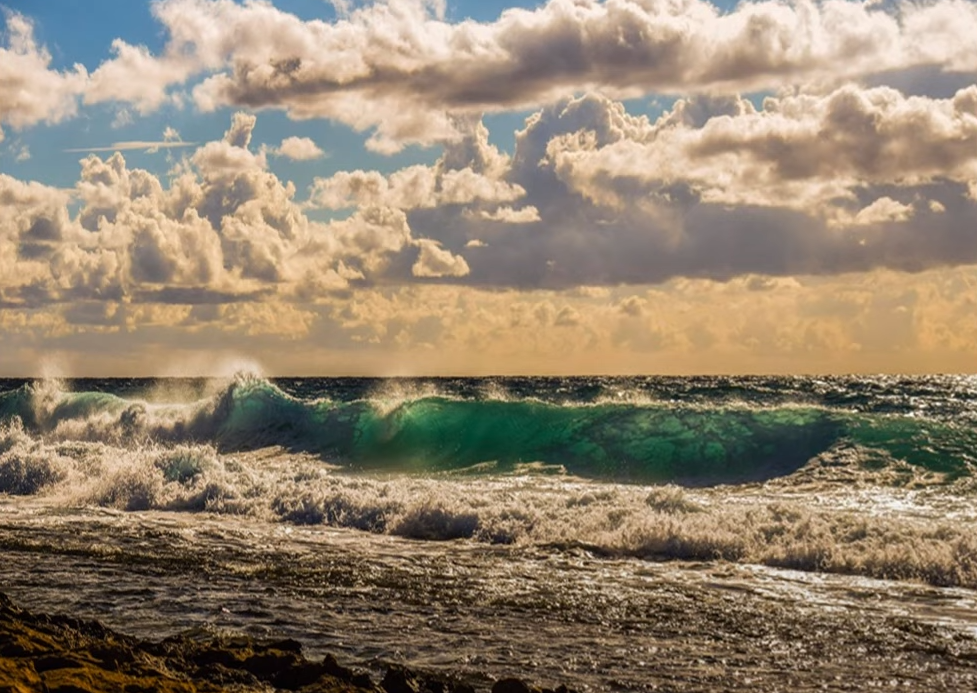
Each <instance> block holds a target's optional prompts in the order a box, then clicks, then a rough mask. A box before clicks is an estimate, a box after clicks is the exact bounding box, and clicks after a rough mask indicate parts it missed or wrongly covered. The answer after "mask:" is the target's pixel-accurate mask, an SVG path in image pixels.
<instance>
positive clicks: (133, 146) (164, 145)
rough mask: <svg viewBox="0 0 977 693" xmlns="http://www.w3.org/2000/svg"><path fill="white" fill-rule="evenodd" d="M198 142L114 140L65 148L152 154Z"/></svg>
mask: <svg viewBox="0 0 977 693" xmlns="http://www.w3.org/2000/svg"><path fill="white" fill-rule="evenodd" d="M196 145H197V143H196V142H173V141H170V140H160V141H139V140H134V141H124V142H114V143H113V144H110V145H108V146H104V147H73V148H71V149H65V150H64V151H66V152H71V153H85V152H91V153H102V152H129V151H145V152H148V153H150V154H153V153H155V152H158V151H159V150H160V149H182V148H184V147H195V146H196Z"/></svg>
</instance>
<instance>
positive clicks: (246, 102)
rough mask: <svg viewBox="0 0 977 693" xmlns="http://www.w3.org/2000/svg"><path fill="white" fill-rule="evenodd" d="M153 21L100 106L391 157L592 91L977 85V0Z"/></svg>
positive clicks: (433, 7) (576, 6)
mask: <svg viewBox="0 0 977 693" xmlns="http://www.w3.org/2000/svg"><path fill="white" fill-rule="evenodd" d="M343 5H345V3H343ZM341 9H342V8H341ZM153 11H154V14H155V15H156V17H157V18H158V20H159V21H160V22H161V23H162V25H163V26H164V27H165V29H166V31H167V32H168V33H169V41H168V42H167V44H166V47H165V49H164V50H163V52H162V53H161V54H160V55H158V56H153V55H150V54H149V53H148V51H147V50H146V49H145V48H143V47H134V46H130V45H128V44H126V43H124V42H122V41H117V42H116V43H115V44H114V45H113V48H114V51H115V53H116V55H115V57H113V58H112V59H110V60H108V61H106V62H105V63H104V64H103V65H102V66H100V67H99V68H98V69H97V70H96V71H95V72H94V73H93V75H92V84H91V85H90V87H89V89H88V91H87V93H86V100H88V101H89V102H98V101H106V100H117V101H124V102H130V103H133V104H135V105H136V107H137V108H139V109H142V110H144V111H145V110H146V109H151V108H155V107H158V106H159V105H160V104H162V103H164V102H166V101H167V100H168V99H170V98H171V97H172V94H171V93H170V91H169V90H171V89H172V88H173V87H175V86H177V85H184V84H186V83H188V82H189V81H190V80H191V78H195V77H196V76H198V75H203V76H204V79H203V81H202V82H199V83H197V84H196V85H195V86H194V87H193V89H192V91H193V98H194V101H195V103H196V104H197V106H198V108H201V109H203V110H214V109H217V108H221V107H225V106H237V107H247V108H252V109H258V108H280V109H284V110H285V111H287V112H288V114H289V115H290V116H291V117H293V118H296V119H308V118H329V119H333V120H337V121H339V122H343V123H345V124H347V125H349V126H351V127H353V128H355V129H357V130H372V131H373V135H372V136H371V138H370V140H369V146H370V147H371V148H373V149H375V150H377V151H380V152H385V153H390V152H394V151H397V150H398V149H400V148H402V147H403V146H404V145H406V144H411V143H417V144H432V143H437V142H443V141H451V140H455V139H457V138H459V137H462V136H464V134H465V133H464V130H463V129H459V127H458V121H457V119H456V118H457V116H464V115H468V116H471V115H477V114H480V113H482V112H486V111H503V110H523V109H527V108H535V107H539V106H541V105H545V104H549V103H552V102H554V101H556V100H558V99H560V98H563V97H564V96H565V95H567V94H568V93H579V92H581V91H588V90H592V89H600V90H602V91H603V92H604V93H606V94H608V95H609V96H612V97H614V98H624V97H629V98H633V97H638V96H643V95H647V94H653V93H654V94H681V95H687V94H689V93H703V94H705V93H711V94H716V93H726V94H729V93H737V92H741V91H748V92H749V91H761V90H775V89H780V88H783V87H784V86H785V85H791V84H810V83H818V84H821V85H837V84H839V83H841V82H844V81H847V80H857V79H861V78H869V77H873V76H876V75H879V74H890V75H891V74H897V73H899V72H900V71H911V70H918V69H922V68H926V69H932V68H933V67H934V66H936V69H937V70H938V71H939V70H942V71H944V72H967V73H973V72H974V71H977V58H975V57H974V53H973V51H972V50H970V49H969V45H970V43H971V39H972V37H973V36H974V35H977V7H975V6H974V5H973V3H970V2H966V1H965V0H934V1H933V2H930V3H925V4H917V3H909V2H897V3H894V4H890V3H886V4H884V5H874V6H873V5H870V4H862V3H856V2H845V1H842V0H833V1H831V2H824V3H813V2H807V1H804V0H800V1H798V2H796V3H791V4H784V3H780V2H746V3H741V4H739V5H737V7H736V8H735V9H733V10H732V11H729V12H720V11H719V10H718V8H717V7H716V6H714V5H712V4H710V3H709V2H706V1H705V0H680V1H679V2H665V1H663V0H606V1H603V2H601V1H599V0H550V2H547V3H545V4H543V5H541V6H539V7H537V8H535V9H533V10H523V9H510V10H507V11H505V12H503V13H502V15H501V16H500V17H499V18H498V19H497V20H496V21H494V22H488V23H478V22H474V21H471V20H466V21H462V22H458V23H449V22H446V21H445V20H444V19H443V17H444V4H443V3H430V2H421V1H419V0H387V1H386V2H376V3H370V4H367V5H365V6H362V7H359V8H357V9H354V10H352V11H350V12H349V13H348V14H344V15H343V18H342V21H337V22H334V23H330V22H325V21H321V20H311V21H303V20H301V19H299V18H298V17H296V16H294V15H292V14H289V13H287V12H284V11H282V10H279V9H277V8H275V7H273V6H272V5H270V4H266V3H260V2H251V3H246V4H243V5H242V4H237V3H235V2H232V1H231V0H161V1H160V2H157V3H156V4H154V6H153Z"/></svg>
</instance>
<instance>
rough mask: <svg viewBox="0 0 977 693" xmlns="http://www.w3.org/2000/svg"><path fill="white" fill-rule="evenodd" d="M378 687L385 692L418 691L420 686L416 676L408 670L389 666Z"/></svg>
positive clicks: (409, 692) (408, 692)
mask: <svg viewBox="0 0 977 693" xmlns="http://www.w3.org/2000/svg"><path fill="white" fill-rule="evenodd" d="M380 687H381V688H383V690H385V691H387V693H420V691H421V686H420V682H419V681H418V680H417V677H416V676H414V674H413V673H412V672H410V671H407V670H406V669H402V668H400V667H390V668H389V669H387V673H386V674H385V675H384V677H383V681H381V682H380Z"/></svg>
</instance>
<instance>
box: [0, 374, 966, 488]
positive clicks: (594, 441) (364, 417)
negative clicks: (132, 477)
mask: <svg viewBox="0 0 977 693" xmlns="http://www.w3.org/2000/svg"><path fill="white" fill-rule="evenodd" d="M17 421H19V422H21V423H20V424H16V423H15V422H17ZM0 423H3V424H4V425H6V426H8V427H10V426H15V425H22V427H23V429H24V431H25V432H26V433H27V434H29V435H31V436H33V437H35V438H38V439H39V440H44V441H48V442H51V441H55V442H61V443H69V442H90V443H104V444H107V445H115V446H121V447H125V448H134V447H145V446H147V445H158V446H174V445H204V446H212V447H213V448H214V449H215V450H217V451H219V452H222V453H224V452H240V451H247V450H256V449H260V448H264V447H270V446H277V447H281V448H285V449H286V450H289V451H292V452H307V453H312V454H315V455H317V456H319V457H320V458H322V459H323V460H326V461H328V462H331V463H335V464H339V465H342V466H344V467H347V468H350V469H356V470H370V471H387V472H393V471H397V472H405V471H406V472H416V473H422V474H423V473H432V472H459V471H462V470H468V471H470V472H478V471H479V470H483V471H490V472H493V473H499V472H505V471H506V470H511V469H514V468H516V467H518V466H519V465H524V464H527V463H537V464H538V465H540V467H541V468H542V469H548V470H552V468H553V467H554V466H555V467H557V468H558V469H561V470H564V471H566V472H567V473H569V474H572V475H576V476H581V477H586V478H594V479H608V480H618V481H631V482H656V483H657V482H676V483H681V484H684V485H690V486H699V485H712V484H717V483H733V482H746V481H757V480H767V479H773V478H778V477H783V476H787V475H790V474H792V473H794V472H796V471H797V470H799V469H801V468H803V467H804V466H805V465H806V464H808V463H809V462H810V461H811V460H813V459H815V458H817V457H818V456H819V455H822V454H823V453H825V452H827V451H829V450H832V449H834V448H836V447H837V446H839V445H842V444H853V445H857V446H859V447H860V448H863V449H865V450H870V451H874V452H875V453H876V454H875V456H874V458H873V459H875V460H876V462H878V464H882V465H890V464H891V463H893V462H894V461H898V462H901V463H905V464H908V465H910V466H911V467H913V468H915V469H917V470H919V471H921V472H925V473H931V474H940V475H945V476H946V477H947V478H948V479H949V480H951V481H952V480H953V479H956V478H959V477H961V476H970V475H971V473H972V470H973V465H974V456H975V454H977V433H975V431H974V430H972V429H973V427H972V426H970V425H961V424H957V423H954V422H953V421H945V420H944V421H941V420H934V419H927V418H923V417H918V416H913V415H900V414H879V413H865V412H857V411H850V410H846V409H841V408H831V407H824V406H812V405H803V404H778V405H775V406H753V405H750V406H747V405H738V404H735V403H734V404H729V403H722V404H702V403H675V402H656V401H648V402H639V403H631V402H624V403H621V402H604V401H596V402H584V403H553V402H547V401H542V400H538V399H533V398H522V399H511V398H508V399H507V398H492V397H489V398H484V397H483V398H461V397H457V396H445V395H439V394H437V393H424V394H420V395H417V396H402V397H399V398H395V399H392V400H391V399H390V398H384V397H373V398H360V399H355V400H352V401H338V400H331V399H313V398H299V397H296V396H293V395H290V394H287V393H286V392H284V391H283V390H281V389H280V388H279V387H277V386H276V385H275V384H273V383H271V382H269V381H268V380H265V379H262V378H258V377H252V376H240V377H238V378H236V379H234V380H233V381H232V382H230V383H229V384H228V385H226V386H225V387H224V388H223V389H220V390H219V391H217V392H216V393H215V394H213V395H211V396H208V397H202V398H200V399H196V400H195V401H192V402H190V403H173V402H169V403H167V402H162V403H159V402H151V401H148V400H139V399H135V398H131V399H130V398H126V397H122V396H119V395H117V394H111V393H108V392H101V391H87V392H67V391H64V390H63V389H61V388H59V387H58V385H57V383H52V382H46V381H45V382H38V383H31V384H26V385H24V386H22V387H20V388H18V389H16V390H12V391H8V392H6V393H2V394H0ZM51 473H52V474H53V473H54V472H51ZM32 478H33V477H32ZM22 483H24V484H26V485H27V486H28V487H29V486H30V485H31V484H33V483H36V482H35V481H32V480H29V479H27V478H26V477H25V479H24V480H23V482H22Z"/></svg>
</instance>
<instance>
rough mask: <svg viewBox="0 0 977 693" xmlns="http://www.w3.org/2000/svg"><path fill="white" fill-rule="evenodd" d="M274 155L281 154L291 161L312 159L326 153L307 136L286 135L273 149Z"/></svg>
mask: <svg viewBox="0 0 977 693" xmlns="http://www.w3.org/2000/svg"><path fill="white" fill-rule="evenodd" d="M273 153H274V154H275V155H276V156H283V157H285V158H286V159H291V160H292V161H312V160H314V159H321V158H322V157H324V156H325V155H326V153H325V152H324V151H322V150H321V149H320V148H319V146H318V145H317V144H316V143H315V142H313V141H312V140H311V139H309V138H308V137H286V138H285V139H284V140H282V143H281V145H279V146H278V147H276V148H275V149H274V150H273Z"/></svg>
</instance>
